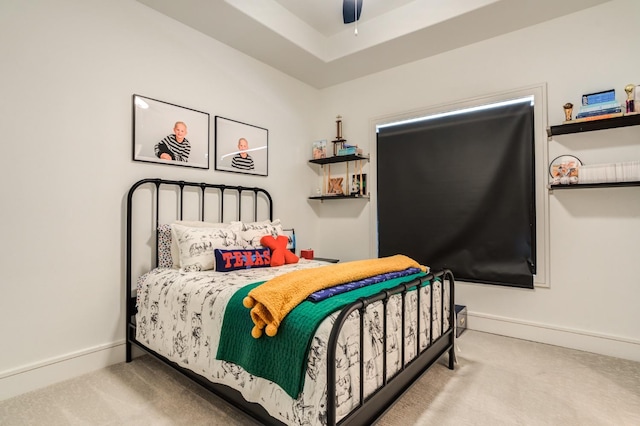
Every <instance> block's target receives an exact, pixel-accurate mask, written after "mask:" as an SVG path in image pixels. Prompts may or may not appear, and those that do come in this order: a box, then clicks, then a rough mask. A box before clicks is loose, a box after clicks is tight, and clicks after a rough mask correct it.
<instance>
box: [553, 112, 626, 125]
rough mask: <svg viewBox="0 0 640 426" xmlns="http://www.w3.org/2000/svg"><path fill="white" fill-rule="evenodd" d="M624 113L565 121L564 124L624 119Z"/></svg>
mask: <svg viewBox="0 0 640 426" xmlns="http://www.w3.org/2000/svg"><path fill="white" fill-rule="evenodd" d="M623 115H624V113H622V112H613V113H611V114H602V115H593V116H591V117H583V118H576V119H574V120H567V121H563V122H562V124H572V123H582V122H585V121H595V120H604V119H605V118H615V117H622V116H623Z"/></svg>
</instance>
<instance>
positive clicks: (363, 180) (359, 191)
mask: <svg viewBox="0 0 640 426" xmlns="http://www.w3.org/2000/svg"><path fill="white" fill-rule="evenodd" d="M351 194H352V195H367V174H366V173H356V174H354V175H353V176H352V177H351Z"/></svg>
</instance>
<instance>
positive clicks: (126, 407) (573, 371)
mask: <svg viewBox="0 0 640 426" xmlns="http://www.w3.org/2000/svg"><path fill="white" fill-rule="evenodd" d="M458 349H459V350H458V364H457V366H456V369H455V371H451V370H449V369H447V367H446V358H447V357H446V355H445V356H444V357H443V359H441V360H440V361H441V362H439V363H437V364H436V365H434V366H433V367H432V368H431V369H430V370H429V371H428V372H427V373H426V374H425V375H424V376H423V377H421V378H420V380H419V381H417V382H416V384H415V385H414V386H413V387H412V388H411V389H410V390H409V391H408V392H407V393H406V394H405V395H404V396H403V397H402V398H401V399H400V400H398V402H397V403H396V404H395V405H394V406H393V407H392V408H391V409H390V410H389V411H388V412H387V413H386V414H385V415H384V416H383V417H382V418H381V419H380V421H379V422H378V425H379V426H409V425H456V426H463V425H464V426H467V425H492V426H494V425H527V426H530V425H563V426H564V425H580V426H588V425H616V426H618V425H629V426H632V425H633V426H637V425H640V363H636V362H631V361H625V360H620V359H617V358H611V357H605V356H600V355H595V354H591V353H587V352H580V351H575V350H570V349H564V348H559V347H556V346H549V345H543V344H538V343H532V342H528V341H524V340H518V339H511V338H507V337H503V336H496V335H492V334H487V333H480V332H475V331H467V332H465V333H464V334H463V335H462V336H461V338H460V339H459V340H458ZM251 424H255V423H254V422H252V421H251V419H249V418H247V417H246V416H244V415H243V414H242V413H241V412H239V411H238V410H236V409H234V408H233V407H230V406H229V405H228V404H226V403H225V402H224V401H222V400H220V399H218V398H217V397H215V396H213V395H212V394H210V393H209V392H207V391H205V390H203V389H202V388H200V387H199V386H197V385H195V384H193V383H191V382H189V381H188V380H187V379H185V378H183V377H182V376H181V375H179V374H178V373H176V372H174V371H173V370H171V369H170V368H168V367H165V366H163V365H162V364H160V363H158V361H156V360H155V359H153V358H151V357H150V356H143V357H141V358H138V359H136V360H135V361H134V362H132V363H130V364H125V363H122V364H117V365H114V366H111V367H109V368H105V369H103V370H100V371H97V372H94V373H91V374H88V375H84V376H82V377H78V378H75V379H71V380H68V381H66V382H62V383H59V384H56V385H53V386H50V387H48V388H45V389H41V390H37V391H34V392H30V393H27V394H24V395H21V396H18V397H15V398H11V399H8V400H5V401H0V425H3V426H10V425H11V426H12V425H20V426H22V425H51V426H55V425H251Z"/></svg>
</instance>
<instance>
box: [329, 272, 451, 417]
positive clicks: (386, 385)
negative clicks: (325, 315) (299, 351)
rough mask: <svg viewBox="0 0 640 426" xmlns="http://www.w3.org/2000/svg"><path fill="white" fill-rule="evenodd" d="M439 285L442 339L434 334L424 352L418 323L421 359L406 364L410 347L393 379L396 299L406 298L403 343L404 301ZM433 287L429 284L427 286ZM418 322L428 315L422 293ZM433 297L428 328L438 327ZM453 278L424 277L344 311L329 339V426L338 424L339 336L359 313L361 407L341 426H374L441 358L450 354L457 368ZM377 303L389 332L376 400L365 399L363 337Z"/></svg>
mask: <svg viewBox="0 0 640 426" xmlns="http://www.w3.org/2000/svg"><path fill="white" fill-rule="evenodd" d="M434 279H440V280H441V282H442V286H441V294H442V297H441V298H440V309H441V310H440V312H442V316H441V317H440V319H439V322H438V326H439V327H440V333H439V336H438V337H437V338H436V339H434V338H433V332H430V333H429V342H428V343H427V345H426V347H425V348H424V349H422V348H421V346H420V335H421V333H420V331H421V330H420V321H419V320H418V321H417V326H418V330H417V332H416V333H415V338H416V348H417V352H418V353H417V355H416V356H415V357H414V358H413V359H410V360H407V359H406V356H405V347H406V345H404V344H402V345H401V360H402V365H401V368H400V371H399V372H397V373H395V374H394V375H390V374H389V373H388V371H387V370H388V365H387V336H388V334H389V333H388V332H387V330H388V324H387V320H386V319H387V303H388V301H389V300H390V298H391V297H392V296H394V295H398V294H399V295H400V296H401V297H402V327H401V333H402V337H401V341H402V342H404V339H405V330H406V321H407V320H408V319H407V318H406V309H405V300H406V296H407V294H408V292H409V291H412V290H418V289H419V288H421V287H422V286H423V285H424V284H425V282H433V280H434ZM428 285H430V284H428ZM445 285H448V286H449V298H448V300H447V301H446V303H447V305H448V308H449V316H448V320H449V326H448V327H447V329H445V318H444V313H445V298H444V292H445ZM416 293H417V297H418V302H417V307H418V308H417V309H418V310H417V316H418V318H420V317H421V316H422V314H423V311H422V310H423V309H427V306H425V304H424V303H421V301H420V297H421V293H422V292H421V291H417V292H416ZM433 294H434V291H430V292H429V295H430V296H429V297H431V301H430V303H429V305H428V306H429V307H428V309H429V315H428V318H429V326H432V325H433V321H432V318H433V317H434V310H435V309H436V306H435V305H434V303H433ZM454 296H455V294H454V277H453V273H452V272H451V271H450V270H448V269H445V270H443V271H440V272H437V273H430V274H428V275H426V276H424V277H420V278H416V279H414V280H412V281H409V282H406V283H403V284H400V285H398V286H396V287H394V288H392V289H390V290H385V291H381V292H380V293H378V294H375V295H373V296H370V297H367V298H361V299H359V300H358V301H356V302H353V303H352V304H350V305H349V306H347V307H345V308H343V309H342V311H341V312H340V314H339V315H338V317H337V318H336V320H335V323H334V325H333V328H332V330H331V334H330V337H329V342H328V348H327V425H335V424H337V401H336V393H337V389H336V384H337V365H336V350H337V349H338V336H339V335H340V332H341V331H342V329H343V326H344V324H345V322H346V321H347V318H348V317H349V316H350V315H351V314H352V313H354V312H356V311H358V312H359V317H360V345H359V346H360V349H359V356H360V359H359V365H360V383H359V403H358V406H357V407H355V408H354V409H353V410H352V411H351V412H350V413H349V414H348V415H347V416H346V417H345V418H343V419H342V420H341V421H340V425H348V424H354V425H362V424H371V423H373V422H374V421H375V419H377V418H378V417H379V416H380V415H382V414H383V413H384V411H386V410H387V409H388V408H389V407H390V406H391V405H393V402H394V401H395V400H396V399H397V398H398V397H399V396H400V395H401V394H402V393H403V392H404V391H406V390H407V389H408V388H409V386H410V385H411V384H412V383H413V382H414V381H415V380H416V379H417V378H418V377H420V375H421V374H422V373H423V372H424V371H426V370H427V369H428V368H429V367H430V366H431V365H432V364H433V363H434V362H435V361H437V360H438V359H439V358H440V356H441V355H443V354H444V353H445V352H447V351H449V368H450V369H453V368H454V359H455V353H454V339H455V333H454V324H455V309H454V308H455V302H454V300H455V299H454ZM375 302H382V304H383V312H384V314H383V330H384V334H383V336H384V349H383V352H382V356H383V359H382V366H383V367H382V368H383V379H382V382H383V383H382V386H381V387H379V388H378V389H377V390H376V391H374V392H373V393H372V394H371V395H369V396H367V397H365V394H364V393H365V383H364V382H365V374H364V367H365V366H364V350H363V347H364V335H365V320H364V318H365V311H366V309H367V307H368V306H371V305H372V304H373V303H375ZM431 331H433V330H431Z"/></svg>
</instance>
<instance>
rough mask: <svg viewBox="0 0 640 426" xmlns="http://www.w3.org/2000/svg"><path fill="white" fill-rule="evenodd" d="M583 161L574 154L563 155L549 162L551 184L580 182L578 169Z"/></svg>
mask: <svg viewBox="0 0 640 426" xmlns="http://www.w3.org/2000/svg"><path fill="white" fill-rule="evenodd" d="M581 165H582V161H580V159H579V158H578V157H574V156H573V155H561V156H560V157H556V158H555V159H554V160H553V161H552V162H551V164H549V174H550V175H551V185H569V184H576V183H578V171H579V167H580V166H581Z"/></svg>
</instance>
